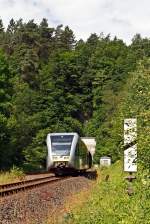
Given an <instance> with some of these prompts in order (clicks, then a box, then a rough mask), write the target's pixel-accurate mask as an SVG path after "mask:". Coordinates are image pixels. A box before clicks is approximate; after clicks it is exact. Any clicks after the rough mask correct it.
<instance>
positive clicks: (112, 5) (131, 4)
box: [0, 0, 150, 44]
mask: <svg viewBox="0 0 150 224" xmlns="http://www.w3.org/2000/svg"><path fill="white" fill-rule="evenodd" d="M0 18H1V19H2V20H3V23H4V25H5V27H6V26H7V25H8V23H9V21H10V19H11V18H14V20H18V19H20V18H22V19H23V20H24V22H27V21H29V20H30V19H34V20H35V22H37V23H40V21H41V20H42V18H47V19H48V23H49V26H50V27H56V26H57V25H59V24H63V25H64V26H66V25H68V26H69V27H70V28H71V29H72V30H73V31H74V34H75V36H76V39H80V38H82V39H84V40H86V39H87V38H88V37H89V36H90V34H91V33H97V34H98V35H99V34H100V33H102V32H103V33H104V34H105V35H107V34H109V33H110V34H111V36H112V37H114V36H117V37H118V38H120V39H123V40H124V41H125V42H126V43H127V44H128V43H130V41H131V39H132V38H133V36H134V35H135V34H136V33H140V34H141V35H142V37H150V1H149V0H0Z"/></svg>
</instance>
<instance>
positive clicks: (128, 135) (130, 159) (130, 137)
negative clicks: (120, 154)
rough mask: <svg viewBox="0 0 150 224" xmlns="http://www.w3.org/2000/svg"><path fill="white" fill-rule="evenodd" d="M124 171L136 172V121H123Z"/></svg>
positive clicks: (133, 119) (131, 119) (132, 119)
mask: <svg viewBox="0 0 150 224" xmlns="http://www.w3.org/2000/svg"><path fill="white" fill-rule="evenodd" d="M124 171H127V172H137V119H135V118H130V119H125V120H124Z"/></svg>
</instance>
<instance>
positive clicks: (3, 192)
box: [0, 176, 66, 197]
mask: <svg viewBox="0 0 150 224" xmlns="http://www.w3.org/2000/svg"><path fill="white" fill-rule="evenodd" d="M63 179H66V177H63V178H62V177H61V178H60V177H55V176H48V177H42V178H36V179H31V180H24V181H18V182H14V183H9V184H3V185H0V197H5V196H8V195H12V194H16V193H18V192H21V191H26V190H29V189H32V188H36V187H39V186H42V185H45V184H48V183H54V182H58V181H60V180H63Z"/></svg>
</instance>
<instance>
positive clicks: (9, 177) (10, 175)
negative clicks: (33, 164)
mask: <svg viewBox="0 0 150 224" xmlns="http://www.w3.org/2000/svg"><path fill="white" fill-rule="evenodd" d="M24 177H25V174H24V172H23V171H22V170H21V169H19V168H17V167H15V166H14V167H13V168H12V169H11V170H10V171H8V172H2V171H1V172H0V184H6V183H11V182H14V181H19V180H22V179H23V178H24Z"/></svg>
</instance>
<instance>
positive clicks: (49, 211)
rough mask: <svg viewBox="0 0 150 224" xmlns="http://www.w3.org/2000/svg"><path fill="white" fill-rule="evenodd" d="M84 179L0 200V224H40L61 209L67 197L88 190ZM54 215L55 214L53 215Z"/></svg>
mask: <svg viewBox="0 0 150 224" xmlns="http://www.w3.org/2000/svg"><path fill="white" fill-rule="evenodd" d="M90 185H91V181H90V180H89V179H87V178H85V177H72V178H69V179H65V180H61V181H60V182H56V183H53V184H47V185H45V186H42V187H38V188H34V189H32V190H30V191H27V192H21V193H18V194H15V195H11V196H7V197H5V198H1V199H0V224H12V223H13V224H28V223H34V224H41V223H45V220H47V218H48V217H52V216H53V215H54V214H55V213H56V211H57V210H58V208H59V207H61V208H62V207H63V204H64V202H65V201H66V199H67V197H68V196H69V197H70V196H71V195H72V194H75V193H77V192H80V191H81V190H83V189H87V188H89V187H90ZM55 215H56V214H55Z"/></svg>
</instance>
